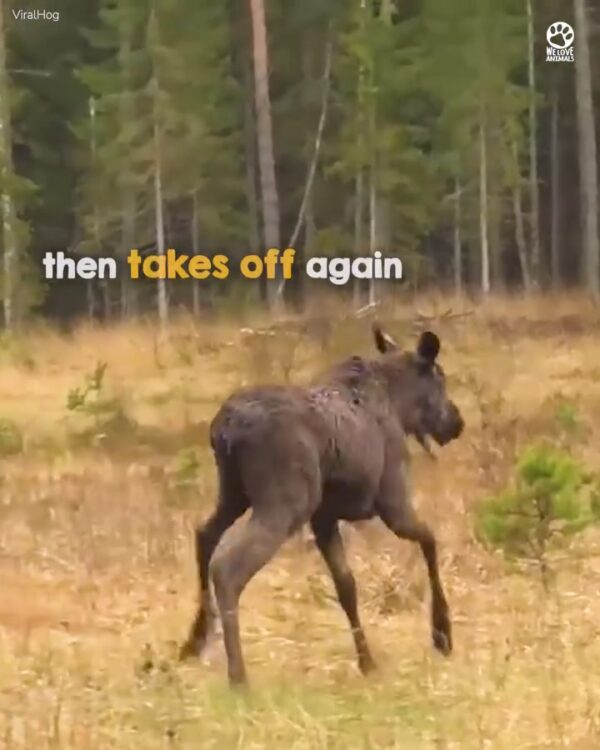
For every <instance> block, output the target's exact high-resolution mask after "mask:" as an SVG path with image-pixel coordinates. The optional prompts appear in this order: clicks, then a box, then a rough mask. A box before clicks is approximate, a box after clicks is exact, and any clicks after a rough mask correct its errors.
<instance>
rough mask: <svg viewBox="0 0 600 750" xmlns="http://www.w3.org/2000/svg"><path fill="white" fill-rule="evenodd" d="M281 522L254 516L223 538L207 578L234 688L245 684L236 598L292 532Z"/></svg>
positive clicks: (278, 519)
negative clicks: (214, 602) (219, 622)
mask: <svg viewBox="0 0 600 750" xmlns="http://www.w3.org/2000/svg"><path fill="white" fill-rule="evenodd" d="M283 521H284V519H283V518H281V516H279V517H273V518H271V517H269V516H268V515H267V516H263V517H261V516H260V515H257V514H256V512H253V513H252V515H251V516H250V518H249V519H248V521H247V522H246V523H245V524H243V525H242V526H239V527H235V528H232V529H230V530H229V531H228V532H227V533H226V534H225V536H224V537H223V539H222V541H221V543H220V545H219V547H218V548H217V550H216V551H215V554H214V556H213V559H212V560H211V564H210V574H211V578H212V580H213V583H214V587H215V595H216V598H217V605H218V608H219V614H220V616H221V621H222V623H223V639H224V642H225V651H226V653H227V665H228V673H229V681H230V682H231V683H232V684H234V685H242V684H245V683H246V682H247V679H246V669H245V666H244V658H243V655H242V647H241V642H240V632H239V618H238V603H239V598H240V595H241V593H242V591H243V590H244V587H245V586H246V584H247V583H248V582H249V581H250V579H251V578H252V577H253V576H254V575H255V574H256V573H257V572H258V571H259V570H260V569H261V568H262V567H263V566H264V565H266V564H267V562H269V560H270V559H271V558H272V557H273V556H274V555H275V553H276V552H277V550H278V549H279V547H280V546H281V545H282V544H283V542H284V541H285V540H286V538H287V537H288V535H289V534H290V533H291V531H292V530H293V529H292V528H291V525H290V524H289V523H285V522H283Z"/></svg>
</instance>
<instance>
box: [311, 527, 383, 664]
mask: <svg viewBox="0 0 600 750" xmlns="http://www.w3.org/2000/svg"><path fill="white" fill-rule="evenodd" d="M311 526H312V530H313V533H314V535H315V543H316V545H317V547H318V549H319V552H320V553H321V555H322V556H323V559H324V560H325V562H326V564H327V567H328V568H329V572H330V573H331V577H332V579H333V583H334V586H335V590H336V593H337V597H338V600H339V602H340V605H341V606H342V609H343V610H344V612H345V613H346V617H347V618H348V621H349V623H350V627H351V628H352V636H353V638H354V645H355V647H356V654H357V657H358V666H359V668H360V671H361V672H362V673H363V674H367V672H370V671H372V670H373V669H374V668H375V666H376V665H375V661H374V660H373V657H372V656H371V651H370V649H369V645H368V643H367V639H366V636H365V634H364V631H363V628H362V625H361V622H360V617H359V614H358V602H357V596H356V581H355V580H354V575H353V573H352V571H351V570H350V567H349V565H348V562H347V560H346V554H345V551H344V544H343V541H342V537H341V534H340V530H339V527H338V524H337V522H334V523H329V522H326V523H323V522H320V521H319V520H318V519H315V518H313V520H312V521H311Z"/></svg>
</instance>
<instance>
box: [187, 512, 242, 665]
mask: <svg viewBox="0 0 600 750" xmlns="http://www.w3.org/2000/svg"><path fill="white" fill-rule="evenodd" d="M242 511H243V508H242V507H239V506H233V505H229V504H225V503H221V504H219V506H218V507H217V509H216V510H215V512H214V513H213V515H212V516H211V517H210V518H209V519H208V521H207V522H206V523H204V524H203V525H202V526H199V527H198V529H197V530H196V563H197V566H198V578H199V588H200V602H199V605H198V609H197V612H196V616H195V618H194V622H193V623H192V626H191V628H190V633H189V635H188V638H187V640H186V641H185V643H184V644H183V646H182V647H181V650H180V652H179V656H180V659H182V660H183V659H187V658H189V657H192V656H199V655H200V654H201V653H202V651H203V650H204V648H205V646H206V644H207V642H208V640H209V637H210V635H211V634H212V632H213V630H214V623H215V606H214V602H213V597H212V592H211V589H210V583H209V576H208V567H209V563H210V559H211V557H212V554H213V552H214V550H215V548H216V546H217V544H218V543H219V541H220V539H221V537H222V536H223V534H224V533H225V531H227V529H228V528H229V527H230V526H231V525H232V524H233V523H234V522H235V521H236V520H237V519H238V518H239V517H240V516H241V515H242Z"/></svg>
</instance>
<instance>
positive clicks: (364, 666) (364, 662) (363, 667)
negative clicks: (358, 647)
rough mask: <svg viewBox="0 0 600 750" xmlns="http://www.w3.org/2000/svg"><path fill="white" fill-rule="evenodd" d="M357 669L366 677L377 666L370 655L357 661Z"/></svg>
mask: <svg viewBox="0 0 600 750" xmlns="http://www.w3.org/2000/svg"><path fill="white" fill-rule="evenodd" d="M358 668H359V669H360V671H361V673H362V674H363V675H368V674H370V673H371V672H374V671H375V670H376V669H377V664H376V663H375V661H374V660H373V657H372V656H371V654H367V655H363V656H361V657H360V659H359V660H358Z"/></svg>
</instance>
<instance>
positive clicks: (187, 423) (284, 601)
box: [0, 297, 600, 750]
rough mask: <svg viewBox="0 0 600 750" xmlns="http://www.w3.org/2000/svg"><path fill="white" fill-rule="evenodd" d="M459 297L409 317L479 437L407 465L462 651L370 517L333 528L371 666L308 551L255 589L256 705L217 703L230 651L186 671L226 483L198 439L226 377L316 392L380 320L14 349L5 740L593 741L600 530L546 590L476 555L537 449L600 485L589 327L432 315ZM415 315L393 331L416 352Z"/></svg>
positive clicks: (497, 560) (318, 320) (99, 337)
mask: <svg viewBox="0 0 600 750" xmlns="http://www.w3.org/2000/svg"><path fill="white" fill-rule="evenodd" d="M449 305H450V303H448V304H447V305H444V304H443V303H442V302H440V301H439V300H438V301H436V300H427V301H423V302H422V303H420V304H419V309H420V310H421V311H422V312H424V313H426V314H427V315H429V316H432V317H431V320H430V321H428V323H427V325H428V326H429V327H432V328H433V329H434V330H436V332H438V333H439V334H440V335H441V338H442V345H443V349H442V355H441V361H442V363H443V364H444V366H445V368H446V370H447V372H448V376H449V390H450V392H451V394H452V396H453V398H454V399H455V400H456V401H457V403H458V404H459V405H460V407H461V409H462V411H463V413H464V415H465V417H466V420H467V423H468V429H467V432H466V433H465V434H464V436H463V437H462V438H461V439H460V440H459V441H457V442H456V443H454V444H452V445H450V446H448V447H447V448H445V449H444V450H443V451H442V450H438V451H437V454H438V461H437V463H436V464H432V463H431V461H430V460H429V459H428V458H427V456H425V455H424V454H423V452H422V451H420V449H419V448H418V447H417V446H416V445H411V452H412V453H413V456H414V461H413V483H414V488H415V504H416V506H417V507H418V509H419V511H420V513H421V515H422V516H423V517H424V518H425V519H427V520H428V521H429V522H430V523H431V524H432V526H433V527H434V529H435V531H436V534H437V536H438V539H439V543H440V554H441V566H442V574H443V578H444V582H445V585H446V589H447V593H448V597H449V600H450V603H451V607H452V613H453V622H454V638H455V653H454V654H453V656H452V657H451V658H450V659H444V658H443V657H441V656H439V655H438V654H437V653H435V652H434V651H433V649H432V648H431V646H430V633H429V614H428V612H429V592H428V587H427V582H426V574H425V569H424V565H423V563H422V560H421V558H420V556H419V554H418V553H417V550H416V549H413V548H412V547H411V545H410V544H408V543H402V542H399V541H397V540H395V539H394V538H393V537H392V536H391V535H390V534H389V533H388V532H386V531H385V530H384V529H383V528H382V527H381V526H380V524H378V523H376V522H373V523H368V524H362V525H360V527H359V528H357V527H345V528H344V530H343V531H344V536H345V538H346V539H347V543H348V549H349V557H350V561H351V565H352V567H353V569H354V572H355V574H356V578H357V582H358V587H359V593H360V600H361V609H362V613H363V621H364V625H365V629H366V631H367V636H368V638H369V640H370V642H371V645H372V649H373V652H374V655H375V657H376V658H377V659H378V662H379V665H380V669H379V670H378V671H377V672H376V673H374V674H373V675H372V676H369V677H368V678H366V679H365V678H363V677H361V676H360V675H359V673H358V670H357V668H356V666H355V660H354V653H353V647H352V640H351V637H350V633H349V631H348V627H347V624H346V621H345V619H344V616H343V614H342V612H341V610H340V608H339V607H338V605H337V603H336V602H335V600H334V597H333V591H332V585H331V583H330V581H329V578H328V576H327V574H326V572H325V570H324V566H323V564H322V562H321V561H320V559H319V557H318V554H317V553H316V552H315V551H314V550H313V549H312V547H311V546H310V544H309V542H308V541H307V540H306V539H305V538H297V539H293V540H291V541H290V542H289V543H288V544H287V546H286V547H285V548H284V549H283V550H282V552H281V553H280V555H279V556H278V557H277V558H276V559H275V560H274V561H273V562H272V563H271V564H270V565H269V566H268V568H266V569H265V570H264V571H262V572H261V573H260V574H259V575H258V576H257V577H256V579H255V580H253V581H252V583H251V584H250V586H249V587H248V589H247V590H246V592H245V594H244V596H243V599H242V607H241V617H242V631H243V632H242V637H243V643H244V648H245V654H246V658H247V663H248V667H249V674H250V679H251V682H252V687H253V690H252V692H251V693H250V694H249V695H238V694H235V693H231V692H230V691H229V689H228V687H227V683H226V678H225V663H224V654H223V650H222V646H221V644H220V643H219V642H217V643H215V644H214V646H213V647H212V648H211V650H210V651H209V653H208V654H207V656H206V658H205V659H204V660H203V661H200V662H197V663H189V664H185V665H182V664H179V663H178V662H177V660H176V652H177V648H178V645H179V643H180V642H181V641H182V639H183V638H184V637H185V635H186V634H187V628H188V626H189V622H190V618H191V617H192V614H193V611H194V607H195V596H196V580H195V568H194V556H193V548H192V531H193V528H194V525H195V523H196V522H197V521H198V520H199V519H201V518H203V517H204V516H205V515H206V514H207V513H208V512H209V509H210V507H211V504H212V503H213V497H214V490H215V476H214V471H213V467H212V459H211V456H210V454H209V452H208V451H207V439H206V438H207V425H208V422H209V420H210V418H211V417H212V415H213V414H214V412H215V411H216V409H217V407H218V404H219V402H220V400H221V399H223V398H224V397H225V396H226V395H227V394H228V393H229V392H230V391H231V390H232V389H233V388H235V387H237V386H240V385H242V384H250V383H254V382H265V381H276V382H284V381H291V382H306V380H308V379H309V378H310V377H313V376H314V375H315V374H316V373H317V372H318V371H319V370H321V369H323V368H325V367H326V366H328V365H329V364H330V363H331V362H333V361H335V360H336V359H339V358H341V357H344V356H347V355H349V354H352V353H363V354H367V353H370V352H371V349H372V345H371V339H370V332H369V325H370V324H369V321H368V320H354V319H351V318H350V319H347V318H346V319H344V318H342V317H341V315H340V312H339V311H338V310H335V308H332V310H331V311H328V308H327V306H322V307H321V312H320V317H316V316H309V317H308V318H307V319H306V320H299V319H296V320H290V321H288V322H287V323H279V324H278V325H276V326H275V327H273V328H272V330H271V331H270V332H264V331H263V328H264V327H266V326H267V325H268V324H267V321H266V320H259V319H257V318H255V317H252V316H250V318H248V319H246V320H244V323H243V326H242V325H240V324H239V322H238V323H237V324H236V323H234V322H232V321H231V320H229V321H228V320H218V321H205V322H200V323H198V322H196V323H194V322H193V321H191V320H189V319H182V320H180V321H178V322H176V323H174V324H173V328H172V331H171V336H170V339H169V340H168V341H163V340H161V339H160V338H159V337H158V336H157V335H156V332H155V330H154V328H153V327H152V325H150V324H142V323H140V324H136V325H132V324H129V325H124V326H115V327H110V328H105V329H102V328H98V327H91V326H82V327H80V328H77V329H76V330H75V331H73V332H71V333H69V334H59V333H57V332H53V331H51V330H41V329H39V330H34V331H31V332H30V333H29V334H28V335H27V336H23V337H22V338H18V339H8V338H5V339H4V340H3V341H2V343H1V345H0V454H1V456H0V458H1V462H2V474H1V476H0V748H2V750H23V749H25V750H46V749H48V750H50V748H52V749H56V750H84V749H86V750H88V749H89V750H107V749H108V748H114V749H116V750H128V749H129V748H131V750H163V749H167V748H172V749H173V750H177V749H181V750H184V749H185V750H188V749H190V750H191V748H197V749H198V750H199V749H200V748H202V750H204V749H206V750H208V749H209V748H219V750H230V749H234V748H241V749H243V750H252V749H253V748H257V749H258V748H285V749H286V750H305V749H306V750H308V749H309V748H310V749H311V750H313V749H314V750H316V749H317V748H318V749H325V748H328V749H329V748H331V749H337V748H339V749H340V750H341V749H342V748H348V749H349V750H354V749H356V750H359V749H362V748H365V749H367V748H369V749H370V748H402V749H403V750H412V749H413V748H414V749H415V750H429V749H430V748H431V749H432V750H433V749H435V750H440V749H441V748H444V749H446V748H447V749H448V750H449V749H450V748H456V750H475V749H476V748H477V749H480V750H483V749H489V750H515V749H516V748H519V749H521V748H522V749H523V750H525V749H526V748H527V749H532V750H533V748H536V749H537V748H553V749H554V748H569V749H572V750H597V748H598V747H600V600H599V592H600V533H598V531H596V530H594V529H592V530H588V531H587V532H585V533H584V534H583V535H581V536H580V537H577V538H575V539H574V541H573V543H572V544H571V546H570V547H569V548H568V549H567V550H566V551H564V552H563V553H562V554H561V555H560V557H558V558H557V559H556V560H555V561H554V563H553V564H554V566H555V569H556V570H557V577H556V581H555V584H554V586H553V587H552V588H551V589H550V591H546V590H544V588H543V587H542V586H541V585H540V581H539V580H538V577H537V576H536V575H535V572H531V573H527V572H525V573H523V571H519V570H516V569H515V568H514V567H513V566H511V565H509V564H508V563H507V562H506V561H505V560H504V559H503V558H502V556H501V555H500V554H499V553H492V552H490V551H488V550H486V549H484V548H483V547H482V546H481V545H480V544H479V543H478V542H477V541H476V539H475V538H474V534H473V518H472V513H471V508H472V507H473V503H476V502H477V501H478V500H479V499H480V498H482V497H484V496H485V495H486V494H488V493H491V492H494V491H496V490H497V489H498V488H500V487H502V486H504V485H505V484H506V482H507V481H509V479H510V476H511V467H512V466H513V463H514V459H515V456H516V455H518V453H519V451H520V450H521V448H522V447H523V446H524V445H526V444H527V443H529V442H531V441H532V440H536V439H538V438H540V437H545V438H547V439H549V440H552V441H553V442H555V443H557V444H560V445H561V446H562V447H563V448H565V449H568V450H569V451H571V452H572V453H573V454H574V455H576V456H578V457H579V458H581V459H582V460H584V461H586V462H587V463H588V465H589V466H590V468H592V469H595V470H600V336H599V332H600V311H598V310H594V309H592V308H591V307H588V306H587V305H586V304H585V303H583V302H582V301H580V300H578V299H577V298H569V297H561V298H553V299H539V300H533V301H532V300H528V301H525V300H519V299H512V300H508V299H496V300H492V301H491V302H489V303H487V304H486V305H484V306H480V307H476V308H474V309H473V308H471V307H470V306H469V305H467V303H459V302H455V303H453V308H454V310H455V311H456V310H460V309H466V308H469V310H470V311H471V312H470V314H469V315H466V316H463V317H451V316H444V315H443V314H440V313H443V312H444V310H445V308H446V307H447V306H449ZM414 313H415V311H414V309H412V308H411V307H409V306H401V305H399V306H395V307H390V308H389V309H388V310H386V311H384V312H382V313H381V319H382V320H383V321H384V322H385V323H387V324H388V327H389V330H390V331H391V332H392V333H393V334H394V335H395V336H396V337H397V338H398V339H399V340H401V341H404V342H407V344H412V343H413V342H414V340H415V334H416V331H417V330H418V327H415V326H414ZM103 363H104V364H103ZM94 375H95V382H94ZM86 389H87V390H86ZM565 403H568V404H569V405H570V410H571V411H570V414H571V415H572V421H573V420H574V421H575V422H576V427H577V429H575V430H569V431H568V432H566V431H565V430H564V429H563V428H564V425H562V423H561V420H560V419H559V418H558V416H557V415H558V413H559V406H560V404H565Z"/></svg>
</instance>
